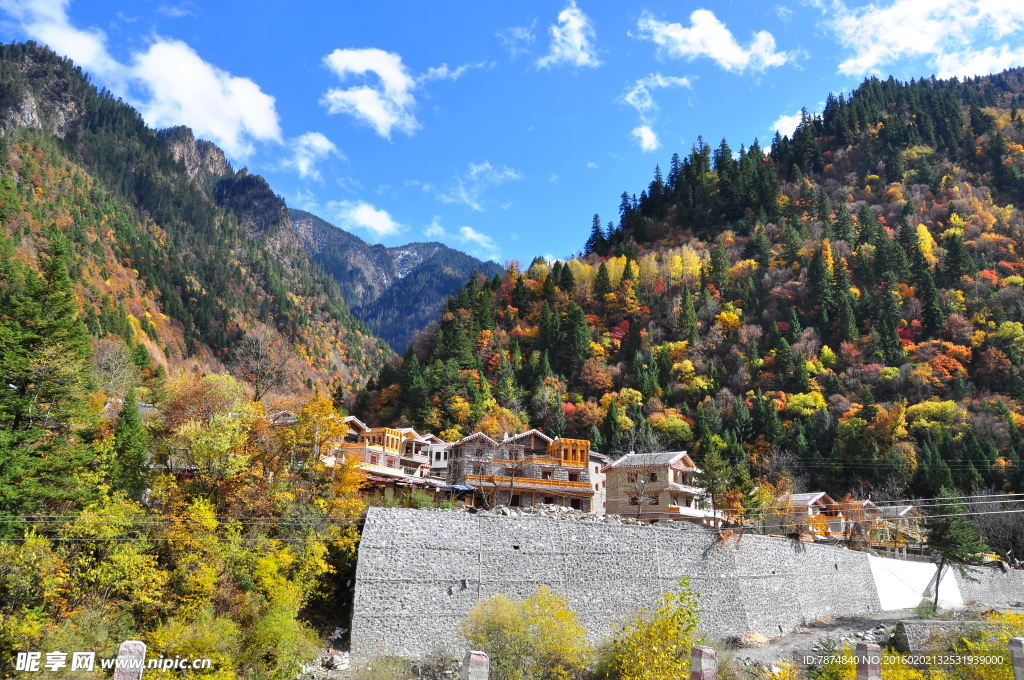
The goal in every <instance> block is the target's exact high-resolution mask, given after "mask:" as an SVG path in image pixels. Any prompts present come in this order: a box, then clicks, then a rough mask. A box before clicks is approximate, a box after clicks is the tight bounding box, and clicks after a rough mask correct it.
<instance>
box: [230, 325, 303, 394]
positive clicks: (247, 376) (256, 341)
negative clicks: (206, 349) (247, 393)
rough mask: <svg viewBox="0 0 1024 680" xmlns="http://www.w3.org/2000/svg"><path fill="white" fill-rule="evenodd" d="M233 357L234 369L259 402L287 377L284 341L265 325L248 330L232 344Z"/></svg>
mask: <svg viewBox="0 0 1024 680" xmlns="http://www.w3.org/2000/svg"><path fill="white" fill-rule="evenodd" d="M234 357H235V362H234V365H235V370H236V371H238V373H239V375H240V376H241V377H242V378H243V379H244V380H246V381H247V382H249V383H251V384H252V386H253V390H254V392H255V394H254V396H253V398H254V399H255V401H263V398H264V397H265V396H266V395H267V393H268V392H270V391H271V390H274V389H277V388H278V387H281V386H282V385H284V384H285V381H286V380H287V379H288V360H289V358H290V352H289V350H288V344H287V343H286V342H284V341H283V340H282V339H281V338H280V337H279V336H278V334H277V333H275V332H274V331H273V330H271V329H270V328H269V327H268V326H264V325H259V326H256V327H254V328H251V329H249V330H248V331H247V332H246V333H245V335H243V336H242V339H241V340H240V341H239V342H238V345H237V346H236V347H235V349H234Z"/></svg>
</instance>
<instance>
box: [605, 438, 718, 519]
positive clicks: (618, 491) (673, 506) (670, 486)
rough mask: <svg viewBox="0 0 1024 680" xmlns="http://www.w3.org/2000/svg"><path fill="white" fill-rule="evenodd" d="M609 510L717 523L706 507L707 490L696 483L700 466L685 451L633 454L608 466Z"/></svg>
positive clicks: (630, 514)
mask: <svg viewBox="0 0 1024 680" xmlns="http://www.w3.org/2000/svg"><path fill="white" fill-rule="evenodd" d="M603 472H604V474H605V476H606V481H607V491H606V493H607V502H606V510H607V512H608V513H609V514H613V515H625V516H629V517H636V518H637V519H641V520H645V521H648V522H659V521H662V520H685V521H690V522H697V523H700V524H711V523H713V522H714V519H715V513H714V512H712V511H711V510H710V509H706V508H705V507H704V498H705V491H704V489H702V488H700V487H698V486H696V484H695V483H694V476H695V475H696V474H697V473H698V472H699V469H698V468H697V466H696V465H695V464H694V462H693V459H691V458H690V456H689V455H688V454H687V453H686V452H685V451H666V452H661V453H629V454H627V455H625V456H622V457H621V458H619V459H618V460H616V461H614V462H612V463H610V464H608V465H607V466H605V468H604V470H603Z"/></svg>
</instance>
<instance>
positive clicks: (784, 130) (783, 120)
mask: <svg viewBox="0 0 1024 680" xmlns="http://www.w3.org/2000/svg"><path fill="white" fill-rule="evenodd" d="M800 116H801V112H800V111H797V112H796V113H794V114H793V115H791V116H787V115H781V116H779V118H778V120H776V121H775V122H774V123H772V125H771V129H770V130H769V132H771V133H772V134H773V135H774V134H775V131H776V130H778V132H779V134H780V135H782V136H784V137H792V136H793V133H794V132H796V126H797V125H799V124H800Z"/></svg>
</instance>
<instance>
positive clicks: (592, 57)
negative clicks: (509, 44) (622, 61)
mask: <svg viewBox="0 0 1024 680" xmlns="http://www.w3.org/2000/svg"><path fill="white" fill-rule="evenodd" d="M548 30H549V32H550V33H551V48H550V50H549V52H548V53H547V54H546V55H545V56H543V57H541V58H540V59H538V60H537V66H538V67H542V68H550V67H551V66H558V65H559V64H568V65H570V66H574V67H575V66H589V67H592V68H593V67H596V66H600V65H601V61H600V60H599V59H598V58H597V54H596V52H594V46H593V44H592V43H593V40H594V28H593V26H591V25H590V19H589V18H588V17H587V15H586V14H584V13H583V12H582V11H581V10H580V8H578V7H577V6H576V3H575V1H574V2H571V3H570V4H569V6H568V7H566V8H565V9H563V10H562V11H561V12H559V14H558V24H557V25H554V24H553V25H552V26H551V28H549V29H548Z"/></svg>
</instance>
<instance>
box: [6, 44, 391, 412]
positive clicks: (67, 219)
mask: <svg viewBox="0 0 1024 680" xmlns="http://www.w3.org/2000/svg"><path fill="white" fill-rule="evenodd" d="M0 123H2V127H3V138H2V148H0V152H2V153H0V167H2V173H3V174H2V179H0V182H2V186H0V191H2V196H0V210H2V218H3V219H2V223H3V232H2V236H3V238H4V248H5V249H6V253H7V255H6V256H5V261H6V260H8V259H11V260H13V261H17V262H22V263H24V265H25V266H27V267H29V268H32V269H38V267H39V265H38V259H39V257H43V258H44V259H45V256H46V254H47V253H49V251H50V249H51V246H52V244H53V243H54V242H55V241H59V240H64V241H66V242H67V248H68V253H69V260H68V268H69V273H70V276H71V280H72V282H73V285H74V289H75V294H76V298H77V299H78V302H79V305H80V307H81V312H82V314H83V315H84V318H85V321H86V325H87V327H88V329H89V331H90V333H91V335H92V336H93V338H94V339H95V340H96V341H97V342H98V341H99V340H100V339H102V338H121V339H122V340H123V342H124V344H125V346H126V348H127V350H128V351H129V352H131V353H132V355H133V357H134V359H135V361H136V362H137V363H138V364H139V365H140V366H142V367H143V368H149V369H152V370H157V367H159V368H160V370H167V369H171V368H177V367H179V366H185V365H196V366H198V367H200V368H202V369H203V370H221V368H220V367H221V366H223V365H224V364H228V365H230V364H232V363H233V362H234V361H235V359H236V357H235V356H234V355H233V354H232V348H233V347H235V346H236V345H237V343H238V341H239V339H240V338H242V337H244V336H245V335H246V334H247V333H249V332H251V331H255V330H256V329H262V332H265V333H269V336H268V337H274V338H277V339H276V340H275V341H274V342H276V343H277V345H278V346H279V347H280V348H281V351H282V352H285V353H290V354H293V355H294V361H293V362H292V365H291V368H290V373H291V374H292V377H294V378H299V379H301V380H302V381H305V382H307V383H308V384H310V385H312V384H313V383H314V382H319V383H321V384H323V385H324V386H327V385H332V386H333V387H336V388H338V389H339V390H340V391H342V392H348V391H351V390H352V389H354V388H355V387H357V386H358V385H359V384H361V382H362V381H363V380H365V376H367V375H369V374H370V373H371V372H373V371H374V370H375V368H376V367H377V366H379V365H380V361H382V360H383V359H384V358H385V357H386V354H387V352H388V350H387V348H386V347H385V345H383V343H380V341H378V340H377V339H376V338H374V337H373V336H371V335H370V334H369V333H367V332H366V331H365V330H364V329H363V327H362V325H361V324H359V323H358V322H357V321H356V320H355V319H353V318H352V317H351V315H350V313H349V311H348V309H347V307H346V305H345V303H344V301H343V299H342V297H341V294H340V291H339V289H338V287H337V284H335V282H334V281H333V280H332V279H331V278H330V277H329V276H327V275H326V274H325V273H324V272H323V270H322V269H321V268H320V267H319V266H317V265H315V264H314V263H312V262H310V261H309V258H308V257H307V256H306V254H305V251H304V250H303V248H302V244H301V243H300V241H299V239H298V238H297V237H296V236H295V234H294V233H293V231H292V229H291V228H290V223H289V218H288V213H287V209H286V208H285V206H284V202H283V201H282V200H281V199H280V198H279V197H277V196H275V195H274V193H273V192H272V191H271V190H270V188H269V186H268V185H267V183H266V182H265V181H264V180H263V179H262V178H261V177H258V176H255V175H250V174H249V173H247V172H246V170H244V169H243V170H241V171H238V172H235V171H234V170H232V168H231V167H230V165H229V164H228V163H227V161H226V160H225V159H224V155H223V153H222V152H221V151H220V150H219V149H217V148H216V147H215V146H213V145H212V144H209V143H208V142H202V141H197V140H195V139H194V138H193V137H192V133H191V132H190V131H188V130H187V129H185V128H176V129H173V130H166V131H161V132H159V133H158V132H156V131H153V130H151V129H149V128H148V127H146V125H145V123H144V122H143V121H142V119H141V117H140V116H139V114H138V112H136V111H135V110H134V109H132V108H131V107H129V106H127V105H126V104H124V103H123V102H121V101H119V100H117V99H115V98H113V97H112V96H111V95H110V94H109V93H106V92H99V91H97V90H96V88H94V87H93V86H92V85H91V84H90V83H89V82H88V79H87V78H86V77H85V76H84V75H83V74H82V72H81V71H80V70H79V69H77V68H75V67H74V66H73V65H72V64H71V62H70V61H68V60H66V59H62V58H60V57H58V56H56V55H55V54H54V53H52V52H50V51H49V50H47V49H45V48H41V47H38V46H35V45H33V44H31V43H30V44H14V45H8V46H4V47H3V48H2V49H0ZM289 348H290V349H289Z"/></svg>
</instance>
